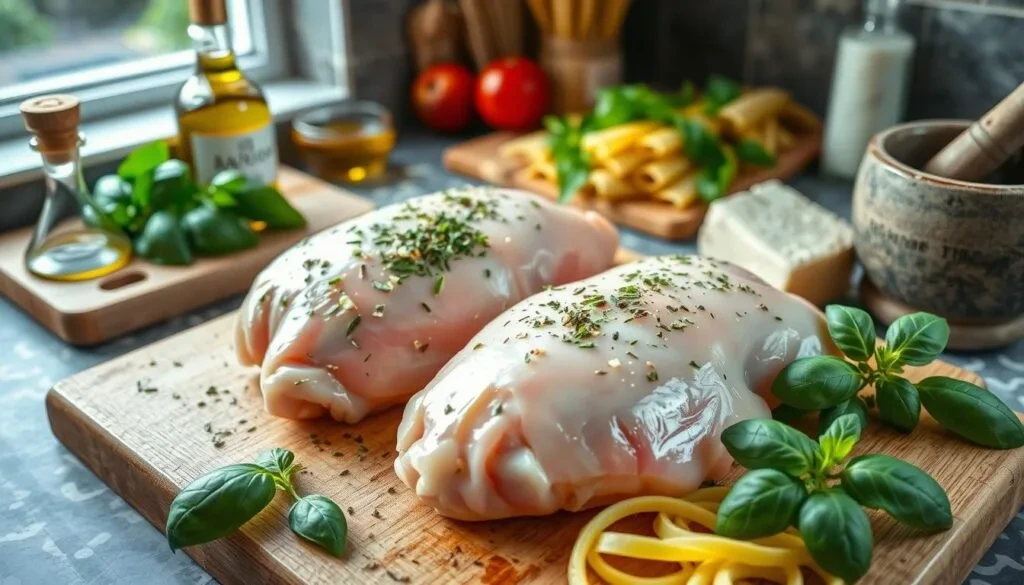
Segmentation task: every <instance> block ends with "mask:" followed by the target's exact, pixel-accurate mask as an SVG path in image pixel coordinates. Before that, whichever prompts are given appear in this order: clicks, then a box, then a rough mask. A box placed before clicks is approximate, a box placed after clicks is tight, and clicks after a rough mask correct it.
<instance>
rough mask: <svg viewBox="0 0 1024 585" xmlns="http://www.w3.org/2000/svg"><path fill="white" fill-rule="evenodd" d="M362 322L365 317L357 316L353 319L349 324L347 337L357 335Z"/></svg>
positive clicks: (346, 332)
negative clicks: (357, 329)
mask: <svg viewBox="0 0 1024 585" xmlns="http://www.w3.org/2000/svg"><path fill="white" fill-rule="evenodd" d="M362 322H363V316H362V315H356V318H355V319H352V322H351V323H349V324H348V329H346V330H345V337H351V336H352V334H353V333H355V331H356V328H357V327H359V324H360V323H362Z"/></svg>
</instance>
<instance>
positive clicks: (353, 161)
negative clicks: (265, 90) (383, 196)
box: [292, 101, 395, 183]
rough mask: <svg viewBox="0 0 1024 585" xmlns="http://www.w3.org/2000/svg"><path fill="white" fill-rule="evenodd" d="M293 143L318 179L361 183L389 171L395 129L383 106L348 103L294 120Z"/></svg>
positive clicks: (360, 102)
mask: <svg viewBox="0 0 1024 585" xmlns="http://www.w3.org/2000/svg"><path fill="white" fill-rule="evenodd" d="M292 140H293V141H294V142H295V145H296V146H298V148H299V152H300V153H301V154H302V158H303V160H304V161H305V162H306V164H307V165H308V166H309V168H310V170H311V171H313V173H314V174H316V175H317V176H319V177H322V178H325V179H332V180H336V181H345V182H349V183H360V182H363V181H368V180H374V179H378V178H380V177H381V176H382V175H383V174H384V172H385V171H386V170H387V166H388V156H389V155H390V154H391V150H392V149H393V148H394V146H395V127H394V124H393V122H392V119H391V113H390V112H388V111H387V109H385V108H384V107H383V106H381V105H379V104H375V103H373V102H366V101H348V102H342V103H340V104H337V105H333V106H328V107H325V108H319V109H316V110H312V111H310V112H306V113H304V114H302V115H300V116H298V117H297V118H295V120H294V121H293V122H292Z"/></svg>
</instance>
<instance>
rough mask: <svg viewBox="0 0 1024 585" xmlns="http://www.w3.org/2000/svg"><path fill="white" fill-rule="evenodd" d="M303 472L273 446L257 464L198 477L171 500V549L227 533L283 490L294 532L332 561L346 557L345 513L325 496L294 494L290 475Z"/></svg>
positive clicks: (286, 452) (288, 453)
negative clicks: (289, 504) (288, 499)
mask: <svg viewBox="0 0 1024 585" xmlns="http://www.w3.org/2000/svg"><path fill="white" fill-rule="evenodd" d="M301 468H302V466H301V465H300V464H298V463H295V454H294V453H292V452H291V451H289V450H288V449H280V448H277V449H271V450H269V451H264V452H262V453H260V454H259V455H258V456H257V458H256V463H236V464H232V465H228V466H225V467H221V468H218V469H214V470H213V471H211V472H209V473H207V474H205V475H203V476H201V477H198V478H196V479H195V480H194V481H193V482H192V483H190V484H188V485H187V486H185V488H184V489H183V490H181V492H180V493H179V494H178V495H177V496H175V498H174V501H172V502H171V508H170V511H169V512H168V514H167V530H166V532H167V542H168V544H170V545H171V550H177V549H179V548H183V547H186V546H193V545H196V544H203V543H205V542H210V541H213V540H217V539H218V538H223V537H225V536H227V535H229V534H231V533H232V532H234V531H236V530H238V529H239V528H240V527H241V526H242V525H243V524H245V523H246V522H248V521H249V520H251V519H252V518H253V517H255V516H256V514H259V513H260V511H261V510H263V509H264V508H266V507H267V505H268V504H270V502H271V501H272V500H273V499H274V495H275V494H276V493H277V491H278V490H281V491H284V492H287V493H288V494H290V495H291V496H292V497H293V498H294V499H295V503H294V504H293V505H292V507H291V510H290V511H289V512H288V525H289V526H290V527H291V529H292V532H294V533H295V534H297V535H299V536H300V537H302V538H304V539H306V540H308V541H309V542H312V543H313V544H317V545H320V546H322V547H323V548H325V549H326V550H327V551H328V552H329V553H331V554H332V555H334V556H336V557H340V556H342V555H344V554H345V538H346V534H347V532H348V523H347V522H346V521H345V515H344V513H342V511H341V508H340V507H338V505H337V504H335V503H334V502H333V501H332V500H331V499H330V498H328V497H327V496H322V495H319V494H312V495H308V496H305V497H302V496H300V495H299V494H298V493H297V492H296V491H295V485H294V482H293V481H292V476H294V475H295V473H296V472H297V471H299V470H300V469H301Z"/></svg>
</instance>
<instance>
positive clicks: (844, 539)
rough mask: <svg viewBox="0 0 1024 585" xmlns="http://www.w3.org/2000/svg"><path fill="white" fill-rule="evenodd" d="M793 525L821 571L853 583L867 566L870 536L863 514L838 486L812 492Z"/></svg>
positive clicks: (871, 540)
mask: <svg viewBox="0 0 1024 585" xmlns="http://www.w3.org/2000/svg"><path fill="white" fill-rule="evenodd" d="M797 527H798V528H799V530H800V536H801V537H803V539H804V544H806V545H807V551H808V552H809V553H811V558H813V559H814V562H816V563H817V564H818V566H820V567H821V568H822V569H825V571H827V572H829V573H831V574H833V575H835V576H837V577H840V578H842V579H844V580H845V581H846V582H847V583H853V582H855V581H857V580H858V579H860V578H861V577H863V576H864V574H865V573H867V572H868V567H870V566H871V555H872V553H873V552H874V547H875V543H874V537H873V536H872V534H871V522H870V521H869V520H868V516H867V514H865V513H864V510H862V509H861V507H860V505H858V504H857V502H855V501H854V500H853V498H851V497H850V496H848V495H846V494H845V493H844V492H842V491H841V490H838V489H831V490H828V491H823V492H814V493H812V494H811V495H810V496H808V497H807V499H806V500H804V503H803V505H802V506H800V513H799V519H798V520H797Z"/></svg>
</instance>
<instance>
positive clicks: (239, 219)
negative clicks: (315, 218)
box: [82, 142, 306, 265]
mask: <svg viewBox="0 0 1024 585" xmlns="http://www.w3.org/2000/svg"><path fill="white" fill-rule="evenodd" d="M93 199H94V200H95V204H96V205H95V206H85V207H83V208H82V216H83V218H84V219H85V221H86V223H89V224H91V225H105V224H106V223H107V222H112V223H113V224H115V225H117V226H118V227H119V228H121V230H123V231H124V232H125V233H126V234H127V235H128V236H129V237H130V238H131V240H132V247H133V249H134V251H135V253H136V254H138V255H139V256H140V257H142V258H146V259H147V260H149V261H151V262H154V263H157V264H172V265H184V264H191V263H192V262H193V256H194V255H195V254H199V255H216V254H227V253H230V252H235V251H238V250H244V249H247V248H252V247H254V246H256V245H257V244H258V243H259V239H258V238H257V237H256V234H255V233H254V232H253V230H252V228H251V227H250V225H249V222H250V221H262V222H264V223H265V224H266V225H267V227H268V228H270V229H292V228H299V227H303V226H304V225H306V220H305V219H304V218H303V217H302V214H300V213H299V212H298V211H296V210H295V208H293V207H292V206H291V205H289V204H288V201H287V200H285V198H284V197H283V196H282V195H281V193H280V192H278V191H277V190H276V189H274V188H273V187H270V186H267V185H257V184H254V183H252V182H250V181H249V180H247V179H246V177H245V176H244V175H243V174H242V173H241V172H239V171H238V170H235V169H229V170H225V171H222V172H220V173H218V174H217V175H216V176H214V178H213V181H212V182H211V184H209V185H205V186H202V185H197V184H196V183H195V181H194V180H193V178H192V170H191V168H189V166H188V165H187V164H185V163H184V162H182V161H180V160H177V159H173V158H171V157H170V151H169V150H168V148H167V144H166V143H164V142H154V143H151V144H147V145H144V146H141V147H139V148H137V149H135V150H134V151H133V152H132V153H131V154H129V155H128V156H127V157H126V158H125V159H124V161H122V162H121V165H120V166H119V167H118V169H117V174H116V175H104V176H102V177H100V178H99V180H97V181H96V184H95V185H94V186H93Z"/></svg>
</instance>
